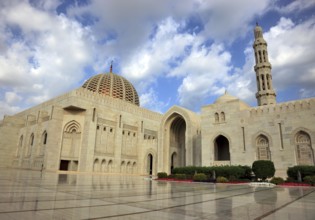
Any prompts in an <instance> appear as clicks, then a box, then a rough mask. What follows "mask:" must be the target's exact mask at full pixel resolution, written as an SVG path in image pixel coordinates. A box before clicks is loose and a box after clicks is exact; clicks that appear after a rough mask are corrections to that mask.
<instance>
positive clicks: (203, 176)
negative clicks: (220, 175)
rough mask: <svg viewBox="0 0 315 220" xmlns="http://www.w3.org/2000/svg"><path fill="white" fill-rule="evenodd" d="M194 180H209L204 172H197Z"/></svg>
mask: <svg viewBox="0 0 315 220" xmlns="http://www.w3.org/2000/svg"><path fill="white" fill-rule="evenodd" d="M193 180H194V181H195V182H205V181H207V176H206V174H204V173H197V174H195V175H194V177H193Z"/></svg>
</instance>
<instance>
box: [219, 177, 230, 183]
mask: <svg viewBox="0 0 315 220" xmlns="http://www.w3.org/2000/svg"><path fill="white" fill-rule="evenodd" d="M227 182H228V179H227V178H225V177H224V176H219V177H218V178H217V183H227Z"/></svg>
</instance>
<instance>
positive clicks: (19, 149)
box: [16, 135, 24, 157]
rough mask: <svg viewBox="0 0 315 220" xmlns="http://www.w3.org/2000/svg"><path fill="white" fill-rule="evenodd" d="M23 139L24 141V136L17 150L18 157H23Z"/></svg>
mask: <svg viewBox="0 0 315 220" xmlns="http://www.w3.org/2000/svg"><path fill="white" fill-rule="evenodd" d="M23 139H24V136H23V135H21V137H20V139H19V143H18V147H17V150H16V157H20V155H21V152H22V149H23Z"/></svg>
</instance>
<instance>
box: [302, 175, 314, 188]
mask: <svg viewBox="0 0 315 220" xmlns="http://www.w3.org/2000/svg"><path fill="white" fill-rule="evenodd" d="M303 181H304V182H305V183H308V184H310V185H312V186H314V185H315V176H306V177H304V178H303Z"/></svg>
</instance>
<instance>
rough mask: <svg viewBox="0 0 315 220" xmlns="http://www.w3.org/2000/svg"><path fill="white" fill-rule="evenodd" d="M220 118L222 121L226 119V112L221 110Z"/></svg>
mask: <svg viewBox="0 0 315 220" xmlns="http://www.w3.org/2000/svg"><path fill="white" fill-rule="evenodd" d="M220 118H221V122H224V121H225V114H224V112H221V114H220Z"/></svg>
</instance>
